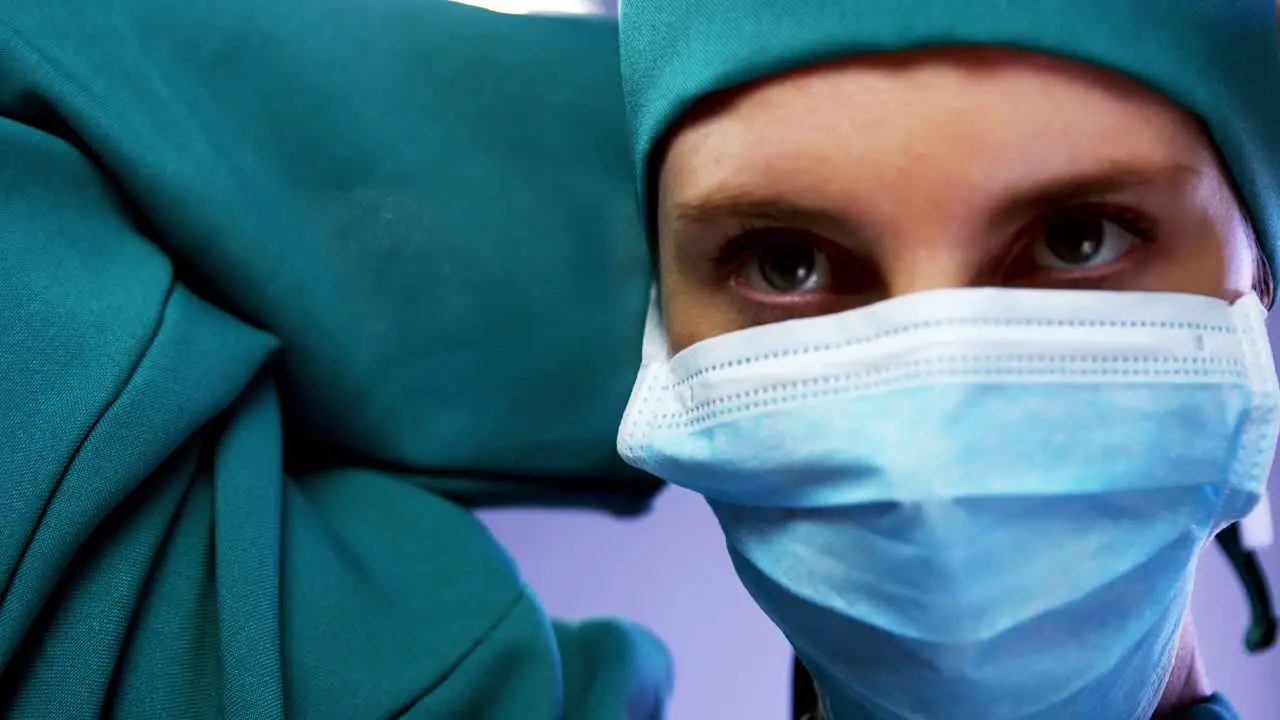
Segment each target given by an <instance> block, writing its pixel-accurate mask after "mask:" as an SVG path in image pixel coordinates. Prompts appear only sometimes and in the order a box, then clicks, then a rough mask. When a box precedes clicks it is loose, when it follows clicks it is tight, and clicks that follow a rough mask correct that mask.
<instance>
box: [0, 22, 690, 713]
mask: <svg viewBox="0 0 1280 720" xmlns="http://www.w3.org/2000/svg"><path fill="white" fill-rule="evenodd" d="M617 62H618V59H617V40H616V32H615V28H614V26H613V24H612V23H609V22H603V21H593V20H587V19H568V18H533V17H519V16H506V15H498V14H494V13H489V12H487V11H483V10H478V9H475V8H470V7H465V6H460V5H454V4H452V3H448V2H443V0H305V1H300V0H184V1H183V2H173V1H171V0H56V1H50V0H0V715H3V716H4V717H12V718H81V717H97V716H100V715H101V716H113V717H121V718H203V717H210V718H213V717H228V718H252V719H254V720H258V719H269V718H276V717H282V716H288V717H291V718H292V717H297V718H382V717H391V716H406V717H416V718H446V719H456V720H485V719H488V718H496V719H499V720H506V719H508V718H510V719H512V720H544V719H548V720H549V719H552V718H569V719H573V718H579V719H584V720H595V719H596V718H599V719H601V720H618V719H619V718H656V717H660V715H661V703H662V700H663V698H664V697H665V695H666V694H667V693H668V692H669V689H670V685H671V669H670V659H669V657H668V655H667V654H666V652H665V650H663V649H662V647H661V645H660V644H658V642H657V641H656V640H655V639H654V638H652V637H651V636H650V635H648V634H647V633H646V632H645V631H643V630H641V629H639V628H636V627H634V626H630V625H627V624H625V623H620V622H608V621H601V622H592V623H581V624H561V623H554V622H552V621H550V620H549V619H548V617H547V615H546V613H545V612H544V611H543V610H542V608H541V607H540V606H539V604H538V602H537V599H536V598H535V597H534V596H533V595H532V594H531V593H530V591H529V590H528V588H526V587H525V586H524V585H523V584H522V582H521V580H520V577H519V575H518V572H517V570H516V568H515V567H514V566H513V563H512V561H511V560H510V559H509V557H508V556H507V555H506V554H505V553H504V551H503V550H502V548H501V547H499V546H498V545H497V544H496V543H495V541H494V540H493V539H492V537H491V536H490V535H489V534H488V533H487V532H486V530H485V529H484V527H483V526H482V525H481V524H480V523H479V522H477V520H476V519H475V518H474V517H473V516H472V514H471V513H470V508H474V507H477V506H481V505H495V504H526V505H528V504H541V505H560V506H575V505H576V506H583V507H591V508H596V509H600V510H607V511H611V512H615V513H623V514H625V513H636V512H641V511H643V510H644V508H645V507H646V504H647V503H648V501H649V499H650V497H651V496H652V494H653V493H654V492H655V491H656V490H657V487H658V486H657V483H656V482H655V481H654V480H653V479H652V478H649V477H648V476H644V475H640V474H638V473H635V472H632V471H629V470H628V469H627V468H625V467H624V466H623V465H622V464H621V463H620V461H619V460H618V459H617V458H616V454H615V452H614V440H613V438H614V432H615V429H616V423H617V419H618V417H619V416H620V414H621V411H622V408H623V405H624V403H625V401H626V397H627V393H628V391H629V389H630V383H631V380H632V378H633V373H634V370H635V365H636V364H637V363H638V359H639V347H638V346H639V340H640V329H641V327H642V324H643V323H642V321H643V314H644V310H645V305H646V293H647V291H648V290H647V289H648V284H649V267H648V262H649V261H648V258H647V253H646V249H645V242H644V240H643V237H642V236H641V227H640V223H639V222H638V219H637V214H636V207H635V199H634V188H633V186H632V182H631V172H630V171H631V168H630V163H629V154H628V149H627V147H628V146H627V142H626V138H625V136H624V133H625V129H624V121H623V109H622V98H621V91H620V88H619V85H618V69H617ZM548 531H549V532H553V531H554V528H548Z"/></svg>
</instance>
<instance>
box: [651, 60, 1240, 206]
mask: <svg viewBox="0 0 1280 720" xmlns="http://www.w3.org/2000/svg"><path fill="white" fill-rule="evenodd" d="M1175 162H1176V163H1181V164H1188V165H1196V166H1206V167H1209V166H1214V165H1216V157H1215V154H1214V152H1213V150H1212V146H1211V145H1210V144H1209V142H1208V141H1207V139H1206V138H1205V135H1204V133H1203V131H1202V130H1201V127H1200V124H1199V122H1198V121H1197V120H1196V118H1195V117H1194V116H1192V115H1191V114H1190V113H1187V112H1185V111H1183V110H1182V109H1180V108H1179V107H1177V106H1176V105H1174V104H1173V103H1172V102H1170V101H1168V100H1166V99H1165V98H1164V97H1163V96H1161V95H1159V94H1158V93H1156V92H1154V91H1151V90H1148V89H1147V88H1145V87H1144V86H1142V85H1140V84H1139V83H1137V82H1135V81H1132V80H1130V79H1128V78H1126V77H1123V76H1120V75H1118V74H1115V73H1111V72H1108V71H1105V70H1102V69H1098V68H1095V67H1092V66H1088V65H1084V64H1080V63H1074V62H1070V61H1066V60H1060V59H1055V58H1050V57H1047V56H1041V55H1037V54H1033V53H1026V52H1018V51H1011V50H992V49H953V50H936V51H927V52H914V53H901V54H894V55H888V56H882V57H874V58H859V59H857V60H854V61H849V62H844V63H839V64H830V65H825V66H821V67H817V68H812V69H808V70H805V71H802V72H797V73H792V74H788V75H785V76H781V77H778V78H774V79H771V80H769V81H766V82H763V83H759V84H756V85H753V86H751V87H748V88H745V89H741V90H738V91H735V92H733V93H732V94H728V95H724V96H720V97H716V98H711V99H708V100H707V101H705V102H704V104H703V105H702V106H701V107H699V108H697V109H695V111H694V112H692V113H690V115H689V116H688V117H687V118H686V120H685V122H684V123H683V125H682V126H681V127H680V128H679V129H678V130H677V131H676V132H675V133H674V134H673V139H672V142H671V144H670V146H669V149H668V153H667V156H666V161H665V163H664V165H663V169H662V173H661V182H660V203H663V202H664V199H670V196H671V195H672V193H675V194H677V195H679V196H681V197H682V198H683V197H685V196H691V195H692V196H696V195H703V194H713V193H716V192H721V193H724V192H730V193H731V192H733V191H735V190H737V189H740V188H739V186H742V185H750V184H760V183H765V184H768V185H769V186H770V187H771V188H772V189H776V190H778V191H779V192H803V193H805V194H806V196H808V197H816V196H820V195H831V194H839V193H841V192H845V191H857V190H859V189H861V190H865V189H866V188H856V187H850V185H851V184H853V185H856V184H857V183H856V182H855V181H857V180H858V179H860V178H861V179H863V180H866V181H869V182H873V183H875V184H877V185H878V186H879V185H883V184H884V183H890V182H893V181H895V180H905V181H907V182H916V183H917V184H920V185H921V186H922V187H923V186H926V185H928V184H929V182H931V181H933V180H937V181H939V182H941V183H943V184H947V185H951V186H955V185H964V186H965V187H969V188H973V189H975V191H976V190H980V189H981V188H982V187H985V186H990V185H998V186H1002V187H1003V186H1007V185H1008V184H1011V183H1012V184H1017V183H1018V182H1020V181H1022V179H1023V176H1025V175H1028V174H1033V173H1035V172H1038V171H1045V170H1048V171H1052V172H1054V173H1071V172H1080V173H1086V172H1096V171H1098V170H1100V169H1105V167H1106V166H1108V165H1115V166H1123V167H1142V166H1143V165H1152V166H1167V165H1169V164H1171V163H1175ZM823 199H824V200H825V199H829V200H831V201H832V202H840V201H841V200H842V198H840V197H831V198H823Z"/></svg>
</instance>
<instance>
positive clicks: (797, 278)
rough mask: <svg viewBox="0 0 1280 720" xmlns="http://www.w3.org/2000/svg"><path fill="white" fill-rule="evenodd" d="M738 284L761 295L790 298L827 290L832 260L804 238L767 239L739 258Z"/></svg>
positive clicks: (747, 250)
mask: <svg viewBox="0 0 1280 720" xmlns="http://www.w3.org/2000/svg"><path fill="white" fill-rule="evenodd" d="M738 263H739V264H738V267H739V268H740V269H739V271H738V276H737V281H738V282H740V283H742V284H743V285H745V286H747V287H748V288H749V289H751V290H754V291H756V292H760V293H767V294H780V295H791V294H799V293H811V292H817V291H821V290H826V289H828V288H829V287H830V285H831V261H830V259H829V258H828V257H827V254H826V253H825V252H823V251H822V250H821V249H820V248H819V247H818V246H817V244H816V243H814V242H813V241H810V240H808V239H806V238H803V237H774V238H769V239H764V240H762V241H761V242H759V243H758V244H756V245H755V246H754V247H751V248H748V249H744V251H743V252H742V254H741V255H740V256H739V260H738Z"/></svg>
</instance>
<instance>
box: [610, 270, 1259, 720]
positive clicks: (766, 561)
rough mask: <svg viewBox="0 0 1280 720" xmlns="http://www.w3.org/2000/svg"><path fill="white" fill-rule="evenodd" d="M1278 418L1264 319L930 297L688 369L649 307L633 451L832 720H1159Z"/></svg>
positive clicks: (807, 323)
mask: <svg viewBox="0 0 1280 720" xmlns="http://www.w3.org/2000/svg"><path fill="white" fill-rule="evenodd" d="M1278 404H1280V390H1278V389H1277V382H1276V375H1275V370H1274V367H1273V365H1272V360H1271V351H1270V346H1269V344H1268V342H1267V337H1266V328H1265V324H1264V311H1263V309H1262V307H1261V305H1260V304H1259V302H1258V299H1257V298H1256V297H1255V296H1252V295H1250V296H1248V297H1245V298H1243V299H1241V300H1239V301H1237V302H1235V303H1234V304H1228V303H1226V302H1224V301H1222V300H1218V299H1215V298H1208V297H1201V296H1193V295H1181V294H1165V293H1137V292H1133V293H1112V292H1092V291H1089V292H1080V291H1046V290H1012V289H955V290H939V291H931V292H926V293H919V294H914V295H910V296H905V297H901V298H896V299H892V300H888V301H885V302H882V303H878V304H876V305H872V306H869V307H866V308H862V309H857V310H852V311H848V312H844V313H839V314H834V315H828V316H823V317H816V318H808V319H802V320H794V321H788V322H783V323H778V324H774V325H767V326H761V327H756V328H751V329H747V330H743V331H739V332H735V333H731V334H728V335H724V336H720V337H717V338H712V339H710V340H706V341H704V342H701V343H698V344H696V345H694V346H692V347H690V348H688V349H686V350H684V351H682V352H680V353H678V354H677V355H675V356H674V357H672V356H671V355H670V353H669V352H668V351H667V347H666V343H665V335H664V333H663V330H662V326H661V322H660V319H659V315H658V312H657V309H656V307H655V308H653V309H651V311H650V322H649V328H648V330H647V331H646V341H645V359H644V362H643V365H642V368H641V371H640V375H639V377H638V379H637V381H636V384H635V388H634V390H633V393H632V396H631V401H630V404H629V405H628V407H627V411H626V415H625V417H624V419H623V422H622V427H621V429H620V432H619V436H618V448H619V452H620V453H621V455H622V456H623V458H624V459H626V460H627V461H629V462H630V463H632V464H634V465H636V466H638V467H640V468H643V469H645V470H648V471H650V472H652V473H653V474H655V475H657V476H659V477H661V478H663V479H665V480H667V481H669V482H671V483H673V484H676V485H680V486H682V487H686V488H690V489H692V490H694V491H696V492H698V493H701V494H702V495H703V496H705V497H706V499H707V502H708V503H709V504H710V506H711V508H712V509H713V510H714V512H715V515H716V517H717V518H718V520H719V522H720V525H721V527H722V528H723V530H724V534H725V538H726V541H727V544H728V549H729V554H730V556H731V558H732V560H733V563H734V566H735V568H736V569H737V572H738V576H739V577H740V578H741V580H742V582H743V584H744V585H745V586H746V588H747V590H748V591H749V592H750V593H751V595H752V596H753V597H754V598H755V600H756V601H757V602H758V603H759V604H760V606H761V607H762V608H763V609H764V610H765V612H766V613H767V614H768V615H769V617H771V618H772V619H773V621H774V622H775V623H777V624H778V626H779V627H780V628H781V629H782V630H783V632H784V633H786V635H787V637H788V638H789V640H790V641H791V643H792V644H793V645H794V647H795V649H796V651H797V653H798V655H799V656H800V658H801V659H802V660H803V661H804V662H805V664H806V665H807V666H808V667H809V669H810V671H811V672H812V673H813V675H814V677H815V679H816V680H817V682H818V685H819V688H820V690H821V694H822V698H823V703H824V707H825V709H826V710H827V712H828V714H829V716H830V717H831V718H832V720H860V719H862V718H885V719H895V720H896V719H899V718H927V719H929V720H937V719H939V718H944V719H945V718H962V719H969V718H983V719H984V720H1006V719H1011V718H1018V719H1019V720H1022V719H1025V718H1036V719H1041V718H1043V719H1044V720H1061V719H1062V718H1107V719H1108V720H1127V719H1129V718H1133V719H1134V720H1139V719H1141V720H1145V719H1146V718H1149V717H1150V716H1151V713H1152V711H1153V710H1154V708H1155V706H1156V703H1157V701H1158V700H1159V697H1160V695H1161V691H1162V689H1163V687H1164V684H1165V682H1166V680H1167V677H1168V674H1169V669H1170V667H1171V664H1172V659H1173V656H1174V650H1175V646H1176V642H1177V637H1178V632H1179V626H1180V623H1181V621H1182V617H1183V615H1184V612H1185V609H1186V604H1187V601H1188V596H1189V593H1190V586H1191V581H1192V572H1193V568H1194V563H1195V558H1196V555H1197V553H1198V552H1199V550H1200V548H1201V547H1202V546H1203V545H1204V544H1205V542H1206V540H1207V539H1208V538H1210V537H1211V536H1212V534H1213V533H1214V532H1215V531H1216V530H1218V529H1219V528H1221V527H1223V526H1225V525H1226V524H1228V523H1231V522H1234V521H1236V520H1239V519H1240V518H1243V517H1245V516H1246V515H1247V514H1248V513H1249V511H1250V510H1251V509H1252V508H1253V507H1254V506H1255V505H1257V503H1258V501H1259V498H1260V497H1261V494H1262V492H1263V488H1264V485H1265V481H1266V478H1267V475H1268V472H1269V469H1270V465H1271V460H1272V456H1273V453H1274V450H1275V444H1276V435H1277V431H1278V426H1277V423H1278V420H1277V406H1278Z"/></svg>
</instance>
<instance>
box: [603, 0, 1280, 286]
mask: <svg viewBox="0 0 1280 720" xmlns="http://www.w3.org/2000/svg"><path fill="white" fill-rule="evenodd" d="M621 17H622V20H621V26H622V29H621V35H622V39H621V43H622V73H623V86H624V90H625V93H626V103H627V111H628V115H629V120H630V127H631V139H632V151H633V157H634V161H635V167H636V169H637V172H638V173H639V178H640V185H641V188H642V189H643V190H644V191H645V192H644V195H645V197H646V199H645V203H646V205H647V203H648V200H647V197H648V195H649V190H650V188H649V183H650V182H651V181H652V177H651V173H650V169H651V168H650V167H649V165H650V163H651V162H653V161H654V160H655V158H653V157H651V151H653V150H654V148H655V145H657V144H658V143H659V142H660V140H661V138H662V136H663V134H664V133H665V132H666V131H667V130H668V129H669V128H670V127H671V125H672V123H673V122H674V121H675V120H676V119H677V118H679V116H680V115H681V114H683V113H684V112H685V111H686V110H688V109H689V107H690V106H691V105H692V104H693V103H694V102H696V101H697V100H698V99H699V98H701V97H703V96H705V95H707V94H708V93H712V92H716V91H720V90H726V89H729V88H732V87H735V86H739V85H743V84H745V83H749V82H752V81H755V80H759V79H762V78H765V77H768V76H771V75H776V74H780V73H783V72H786V71H788V70H791V69H794V68H797V67H801V66H804V65H811V64H815V63H820V62H823V61H827V60H832V59H836V58H842V57H849V56H853V55H858V54H865V53H878V52H888V51H895V50H906V49H913V48H923V47H939V46H963V45H996V46H1003V47H1014V48H1022V49H1027V50H1035V51H1040V52H1045V53H1048V54H1052V55H1056V56H1061V57H1066V58H1071V59H1076V60H1081V61H1085V62H1088V63H1091V64H1095V65H1099V66H1102V67H1106V68H1110V69H1113V70H1117V71H1119V72H1122V73H1126V74H1128V75H1130V76H1132V77H1134V78H1136V79H1138V80H1139V81H1142V82H1144V83H1146V84H1148V85H1149V86H1151V87H1154V88H1155V89H1157V90H1160V91H1162V92H1164V93H1165V94H1167V95H1168V96H1169V97H1171V98H1173V99H1174V100H1175V101H1176V102H1178V103H1180V104H1182V105H1183V106H1185V107H1186V108H1188V109H1190V110H1191V111H1193V112H1195V113H1198V114H1199V116H1200V117H1201V118H1202V119H1204V120H1205V122H1206V124H1207V126H1208V128H1209V131H1210V133H1211V134H1212V136H1213V138H1214V139H1215V141H1216V142H1217V143H1218V145H1219V146H1220V148H1221V149H1222V152H1223V155H1224V156H1225V158H1226V160H1227V164H1228V165H1229V166H1230V169H1231V171H1232V173H1233V174H1234V176H1235V179H1236V182H1237V183H1238V184H1239V186H1240V188H1241V191H1242V194H1243V196H1244V201H1245V203H1246V205H1247V206H1248V209H1249V212H1250V214H1251V217H1252V219H1253V221H1254V224H1255V225H1256V226H1257V229H1258V233H1259V235H1260V240H1261V242H1262V245H1263V247H1264V249H1265V252H1266V254H1267V257H1268V259H1269V261H1270V264H1271V271H1272V275H1273V279H1278V280H1280V276H1278V275H1277V273H1278V272H1280V257H1278V256H1277V251H1278V250H1280V122H1277V121H1276V118H1278V117H1280V33H1277V18H1276V3H1275V0H1214V1H1212V2H1206V0H1119V1H1118V0H1036V1H1035V2H1011V1H1010V0H968V1H967V2H956V1H955V0H912V1H911V2H903V0H857V1H856V2H854V1H851V0H846V1H844V2H833V1H832V0H696V1H694V0H630V1H628V2H625V3H624V6H623V11H622V16H621Z"/></svg>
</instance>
